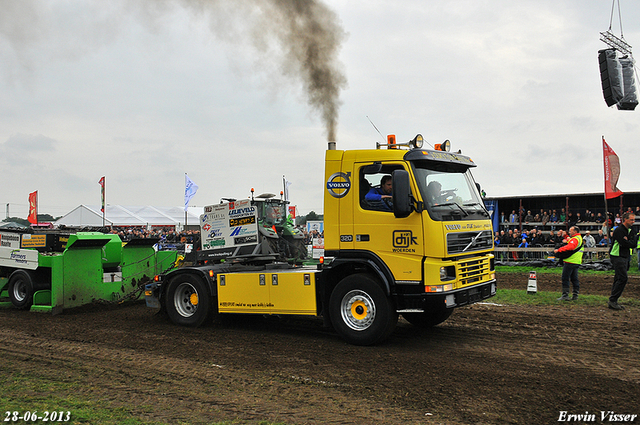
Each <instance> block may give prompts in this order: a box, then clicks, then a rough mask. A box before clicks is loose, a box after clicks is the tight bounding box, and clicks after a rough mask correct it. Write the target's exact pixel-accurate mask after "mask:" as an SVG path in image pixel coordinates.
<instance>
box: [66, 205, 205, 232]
mask: <svg viewBox="0 0 640 425" xmlns="http://www.w3.org/2000/svg"><path fill="white" fill-rule="evenodd" d="M105 209H106V213H105V219H104V225H105V226H115V227H125V226H135V227H147V228H150V227H160V226H162V227H175V226H177V227H178V228H182V227H184V225H185V212H184V208H182V207H153V206H150V205H144V206H123V205H107V206H106V207H105ZM200 214H202V208H197V207H196V208H193V207H190V208H189V209H188V211H187V223H186V224H188V225H190V226H191V225H198V224H199V220H200ZM60 225H64V226H67V227H85V226H102V225H103V221H102V211H100V206H93V205H80V206H78V207H76V208H75V209H73V210H72V211H71V212H69V213H67V214H65V215H64V216H62V217H60V219H58V220H57V221H56V222H55V223H54V226H60Z"/></svg>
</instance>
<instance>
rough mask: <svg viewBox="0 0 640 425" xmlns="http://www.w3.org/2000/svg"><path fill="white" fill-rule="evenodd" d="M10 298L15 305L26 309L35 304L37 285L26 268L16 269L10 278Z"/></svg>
mask: <svg viewBox="0 0 640 425" xmlns="http://www.w3.org/2000/svg"><path fill="white" fill-rule="evenodd" d="M8 291H9V300H11V304H13V306H14V307H16V308H19V309H20V310H26V309H28V308H30V307H31V305H32V304H33V293H34V292H35V286H34V284H33V280H32V279H31V275H30V274H29V273H27V272H26V271H24V270H16V271H15V272H13V273H11V277H10V278H9V285H8Z"/></svg>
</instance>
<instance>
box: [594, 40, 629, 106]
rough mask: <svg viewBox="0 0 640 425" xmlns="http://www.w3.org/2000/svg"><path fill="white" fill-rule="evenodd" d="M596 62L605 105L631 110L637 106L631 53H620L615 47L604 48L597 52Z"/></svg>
mask: <svg viewBox="0 0 640 425" xmlns="http://www.w3.org/2000/svg"><path fill="white" fill-rule="evenodd" d="M598 62H599V63H600V79H601V81H602V94H603V95H604V100H605V102H606V103H607V106H613V105H616V106H617V107H618V109H620V110H626V111H633V110H634V109H635V108H636V106H638V90H637V88H636V77H635V70H634V60H633V57H632V56H631V54H622V53H621V52H619V51H618V50H617V49H615V48H610V49H604V50H600V51H599V52H598Z"/></svg>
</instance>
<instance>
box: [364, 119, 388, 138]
mask: <svg viewBox="0 0 640 425" xmlns="http://www.w3.org/2000/svg"><path fill="white" fill-rule="evenodd" d="M366 117H367V119H368V120H369V122H370V123H371V125H372V126H373V128H375V129H376V131H377V132H378V134H379V135H380V137H382V142H383V143H384V141H385V139H384V136H383V135H382V133H380V130H378V127H376V125H375V124H374V123H373V121H371V118H369V115H366Z"/></svg>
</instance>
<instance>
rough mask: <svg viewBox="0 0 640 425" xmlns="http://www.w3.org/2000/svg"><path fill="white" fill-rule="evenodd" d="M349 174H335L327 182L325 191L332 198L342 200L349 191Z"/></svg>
mask: <svg viewBox="0 0 640 425" xmlns="http://www.w3.org/2000/svg"><path fill="white" fill-rule="evenodd" d="M350 177H351V173H346V174H345V173H335V174H332V175H331V177H329V180H328V181H327V190H328V191H329V194H330V195H331V196H333V197H334V198H343V197H345V196H346V195H347V193H349V189H351V179H350Z"/></svg>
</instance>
